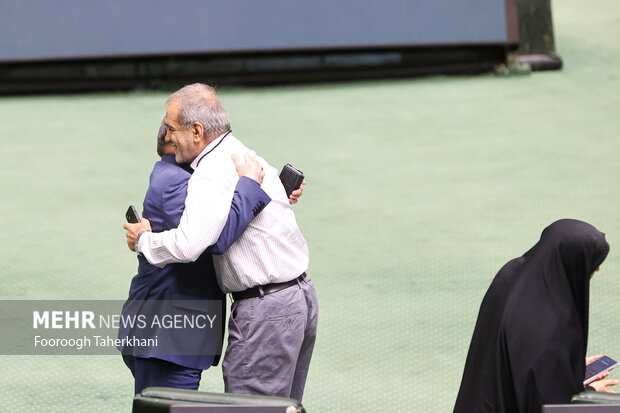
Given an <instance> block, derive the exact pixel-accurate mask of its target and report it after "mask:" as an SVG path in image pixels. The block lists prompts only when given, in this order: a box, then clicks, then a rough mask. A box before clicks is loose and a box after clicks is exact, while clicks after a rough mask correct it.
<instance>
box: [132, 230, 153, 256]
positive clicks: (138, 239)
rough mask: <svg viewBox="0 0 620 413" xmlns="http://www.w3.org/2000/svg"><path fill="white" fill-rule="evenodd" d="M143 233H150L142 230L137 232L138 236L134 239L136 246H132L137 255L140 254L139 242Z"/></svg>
mask: <svg viewBox="0 0 620 413" xmlns="http://www.w3.org/2000/svg"><path fill="white" fill-rule="evenodd" d="M145 232H150V231H147V230H142V231H140V232H138V236H137V237H136V245H135V246H134V249H135V250H136V254H138V255H141V254H142V252H141V250H140V241H141V240H142V239H143V237H142V235H144V233H145Z"/></svg>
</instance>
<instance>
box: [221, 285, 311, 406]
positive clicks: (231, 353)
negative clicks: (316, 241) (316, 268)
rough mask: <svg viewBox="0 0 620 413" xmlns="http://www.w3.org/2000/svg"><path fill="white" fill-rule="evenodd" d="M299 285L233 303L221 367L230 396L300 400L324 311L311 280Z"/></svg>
mask: <svg viewBox="0 0 620 413" xmlns="http://www.w3.org/2000/svg"><path fill="white" fill-rule="evenodd" d="M298 284H299V285H294V286H292V287H289V288H286V289H284V290H281V291H278V292H275V293H272V294H268V295H265V296H264V297H262V298H259V297H256V298H246V299H245V300H239V301H235V302H233V304H232V308H231V312H230V319H229V321H228V347H227V348H226V355H225V356H224V361H223V362H222V370H223V373H224V386H225V390H226V393H240V394H257V395H267V396H279V397H290V398H292V399H295V400H299V401H301V399H302V396H303V393H304V386H305V384H306V377H307V376H308V367H309V366H310V359H311V358H312V350H313V349H314V342H315V339H316V329H317V321H318V310H319V308H318V301H317V297H316V291H315V290H314V285H313V284H312V280H310V278H309V277H306V278H305V280H304V281H301V282H299V283H298Z"/></svg>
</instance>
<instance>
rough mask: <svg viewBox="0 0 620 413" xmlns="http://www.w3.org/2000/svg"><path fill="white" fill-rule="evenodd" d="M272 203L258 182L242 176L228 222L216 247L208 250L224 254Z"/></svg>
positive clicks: (236, 189) (212, 246)
mask: <svg viewBox="0 0 620 413" xmlns="http://www.w3.org/2000/svg"><path fill="white" fill-rule="evenodd" d="M269 202H271V198H270V197H269V195H267V194H266V193H265V191H263V190H262V188H261V187H260V185H259V184H258V182H256V181H255V180H253V179H250V178H248V177H247V176H241V178H239V182H237V187H236V188H235V195H234V196H233V201H232V204H231V206H230V212H229V213H228V220H227V221H226V225H225V226H224V229H223V230H222V233H221V234H220V238H219V239H218V240H217V242H216V243H215V244H214V245H211V246H210V247H209V248H207V252H210V253H212V254H218V255H219V254H223V253H225V252H226V250H227V249H228V248H229V247H230V246H231V245H232V244H233V243H234V242H235V241H237V239H238V238H239V237H240V236H241V234H243V231H245V229H246V228H247V227H248V225H250V222H251V221H252V220H253V219H254V218H255V217H256V216H257V215H258V214H260V212H261V211H262V210H263V209H265V207H266V206H267V204H268V203H269Z"/></svg>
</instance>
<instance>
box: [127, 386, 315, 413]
mask: <svg viewBox="0 0 620 413" xmlns="http://www.w3.org/2000/svg"><path fill="white" fill-rule="evenodd" d="M132 412H133V413H250V412H253V413H307V412H306V410H305V409H304V407H303V406H302V405H301V403H300V402H299V401H297V400H294V399H287V398H283V397H269V396H251V395H246V394H229V393H209V392H201V391H195V390H181V389H171V388H167V387H148V388H146V389H144V390H142V393H140V394H137V395H136V396H135V397H134V399H133V409H132Z"/></svg>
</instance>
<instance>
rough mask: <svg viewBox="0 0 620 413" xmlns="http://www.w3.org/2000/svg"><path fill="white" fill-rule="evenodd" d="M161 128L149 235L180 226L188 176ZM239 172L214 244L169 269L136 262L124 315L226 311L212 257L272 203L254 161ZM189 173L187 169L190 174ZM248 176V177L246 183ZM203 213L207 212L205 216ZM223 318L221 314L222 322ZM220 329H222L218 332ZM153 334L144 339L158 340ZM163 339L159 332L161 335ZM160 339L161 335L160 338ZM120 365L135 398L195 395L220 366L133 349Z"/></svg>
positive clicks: (206, 359)
mask: <svg viewBox="0 0 620 413" xmlns="http://www.w3.org/2000/svg"><path fill="white" fill-rule="evenodd" d="M166 133H167V129H166V126H165V125H163V123H162V126H161V127H160V130H159V134H158V137H157V153H158V154H159V155H160V156H161V161H159V162H157V163H156V164H155V166H154V168H153V172H152V173H151V176H150V182H149V188H148V190H147V193H146V196H145V198H144V204H143V213H142V214H143V216H144V217H145V218H147V219H148V220H149V221H150V222H151V226H152V229H153V232H161V231H165V230H168V229H171V228H176V227H177V226H178V225H179V220H180V219H181V215H182V213H183V210H184V208H185V197H186V193H187V181H188V180H189V178H190V176H191V173H190V172H188V170H187V169H189V168H185V165H179V164H177V163H176V161H175V155H174V150H175V149H174V147H173V146H172V145H170V144H169V143H166V142H165V136H166ZM235 164H236V165H237V166H238V167H237V171H238V172H239V174H240V175H242V174H244V175H245V176H241V177H240V178H239V182H238V183H237V187H236V189H235V193H234V197H233V200H232V205H231V210H230V213H229V216H228V221H227V222H226V225H225V227H224V230H223V231H222V234H221V235H220V238H219V239H218V241H217V243H216V244H215V245H213V246H211V247H210V248H209V249H208V250H207V251H206V252H205V253H204V254H202V255H201V256H200V258H199V259H198V260H197V261H195V262H192V263H187V264H169V265H166V266H165V267H163V268H159V267H156V266H154V265H151V264H149V263H148V262H147V261H146V259H145V258H144V257H143V256H142V255H140V256H138V262H139V264H138V274H137V275H136V276H134V278H133V280H132V282H131V287H130V289H129V298H128V300H127V302H126V304H125V306H124V307H123V314H124V315H127V314H130V313H132V312H133V311H135V308H134V309H131V306H132V304H133V303H136V302H138V303H139V302H140V301H143V300H217V301H219V302H221V303H222V308H223V311H225V308H226V307H225V303H226V301H225V296H224V294H223V293H222V292H221V291H220V288H219V286H218V284H217V280H216V276H215V270H214V267H213V260H212V257H211V253H213V254H221V253H223V252H225V251H226V250H227V249H228V247H229V246H230V245H231V244H232V243H234V242H235V241H236V240H237V238H238V237H239V236H240V235H241V233H242V232H243V231H244V230H245V229H246V227H247V226H248V224H249V223H250V221H251V220H252V219H253V218H254V217H255V216H256V215H258V214H259V213H260V212H261V211H262V210H263V208H264V207H265V206H266V205H267V204H268V203H269V202H270V201H271V198H270V197H269V196H268V195H267V194H266V193H265V192H264V191H263V190H262V189H261V187H260V183H261V182H260V181H262V175H261V173H262V168H261V167H260V165H259V164H258V162H256V161H254V160H253V159H249V162H248V159H246V163H245V164H244V165H243V168H242V169H240V167H239V165H238V164H237V162H235ZM189 170H191V169H189ZM248 176H250V177H248ZM301 192H302V190H301V189H298V190H297V191H295V193H294V194H293V195H292V196H291V198H290V202H291V203H295V202H297V198H298V197H299V196H300V195H301ZM205 213H208V211H205ZM224 316H225V314H224V313H222V314H221V319H220V322H223V319H224ZM221 328H222V329H223V325H222V327H221ZM157 333H158V332H157V331H150V332H149V334H152V335H157ZM160 333H163V331H160ZM217 333H218V334H214V332H213V331H209V330H205V331H204V334H211V335H212V336H213V337H212V339H213V340H217V341H218V342H217V343H210V344H214V345H213V346H211V347H213V348H219V351H218V352H215V353H218V354H219V353H221V348H222V339H223V331H222V332H219V331H218V332H217ZM130 334H131V333H130V331H129V330H128V329H126V328H125V329H124V328H121V329H120V330H119V338H122V337H125V336H126V335H130ZM174 334H181V335H183V334H187V337H178V336H177V337H175V341H176V339H180V340H183V339H186V340H192V338H191V336H190V333H189V332H187V333H184V332H183V330H180V331H177V332H175V333H174ZM161 336H164V337H165V334H160V337H161ZM121 351H122V353H123V359H124V361H125V364H127V366H128V367H129V368H130V370H131V372H132V374H133V376H134V378H135V393H136V394H137V393H140V392H141V391H142V390H143V389H144V388H146V387H152V386H160V387H174V388H182V389H193V390H196V389H198V385H199V383H200V377H201V373H202V370H205V369H208V368H209V367H210V366H211V365H216V364H217V362H218V360H219V355H217V354H208V355H207V354H201V355H184V354H168V355H160V354H150V355H149V354H146V355H145V354H144V353H140V352H139V351H135V349H132V348H128V347H125V348H121Z"/></svg>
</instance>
